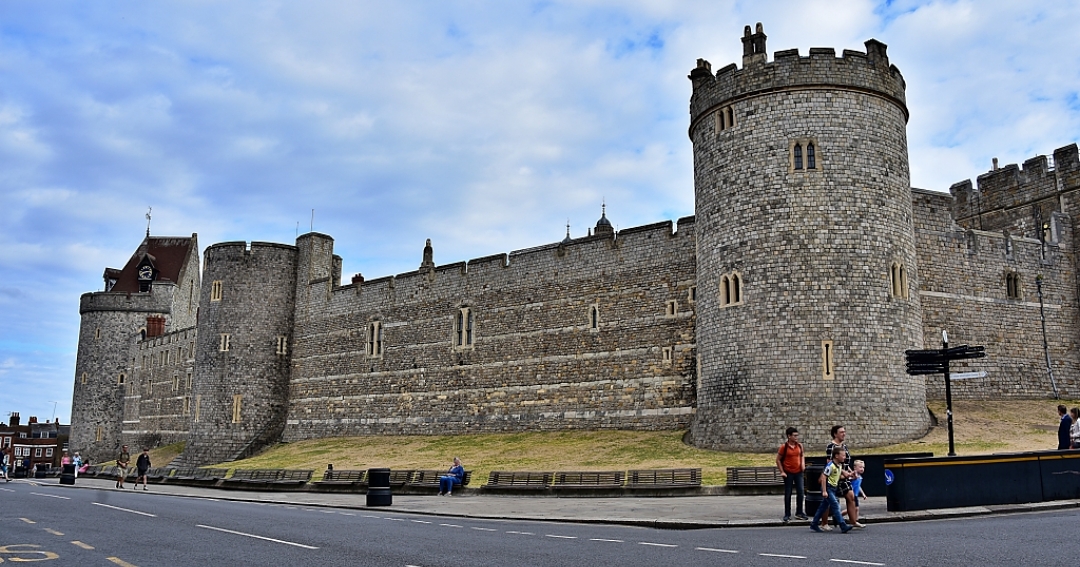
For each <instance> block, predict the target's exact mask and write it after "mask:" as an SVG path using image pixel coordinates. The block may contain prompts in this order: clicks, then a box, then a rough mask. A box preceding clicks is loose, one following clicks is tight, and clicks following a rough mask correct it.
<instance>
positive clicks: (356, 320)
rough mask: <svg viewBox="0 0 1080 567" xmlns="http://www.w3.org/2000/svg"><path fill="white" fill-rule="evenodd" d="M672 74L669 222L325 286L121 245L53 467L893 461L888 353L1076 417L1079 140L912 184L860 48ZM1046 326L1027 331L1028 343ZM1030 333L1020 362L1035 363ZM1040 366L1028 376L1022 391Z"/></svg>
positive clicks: (273, 253)
mask: <svg viewBox="0 0 1080 567" xmlns="http://www.w3.org/2000/svg"><path fill="white" fill-rule="evenodd" d="M742 41H743V53H744V55H743V61H742V67H741V68H739V67H738V66H737V65H735V64H731V65H728V66H726V67H724V68H723V69H720V70H719V71H717V72H715V73H714V72H713V71H712V69H711V65H710V64H709V62H707V61H705V60H698V63H697V67H696V68H695V69H693V70H692V71H691V73H690V76H689V78H690V80H691V82H692V84H693V94H692V97H691V100H690V127H689V136H690V140H691V142H692V143H693V149H694V171H695V213H696V214H695V215H694V216H693V217H687V218H682V219H679V220H678V221H677V222H676V223H674V224H673V223H672V222H670V221H669V222H662V223H657V224H653V225H647V226H640V227H635V228H629V229H625V230H621V231H618V233H616V232H615V231H614V230H613V229H612V225H611V223H610V222H609V221H608V219H607V217H606V214H602V215H601V218H600V221H599V222H598V223H597V224H596V227H595V230H594V231H593V233H592V234H590V235H589V236H588V237H584V238H576V239H571V238H569V236H568V237H567V238H566V239H565V240H563V241H562V242H555V243H551V244H547V245H543V246H538V247H535V248H530V249H527V250H519V251H514V252H510V253H509V254H496V255H493V256H487V257H483V258H477V259H474V260H469V261H468V262H458V263H453V264H448V265H436V264H435V263H434V259H433V258H434V256H433V251H432V248H431V245H430V242H428V245H427V247H426V248H425V250H424V252H423V254H422V256H421V262H420V265H419V268H418V269H417V270H416V271H413V272H408V273H404V274H398V275H395V276H387V277H382V278H378V279H372V280H364V279H363V278H362V277H360V276H359V275H357V276H354V277H353V278H352V282H351V283H349V284H347V285H341V281H342V280H341V278H342V274H341V265H342V262H341V258H340V257H338V256H336V255H335V254H334V251H333V239H332V238H331V237H329V236H327V235H324V234H318V233H308V234H304V235H301V236H299V237H298V238H297V240H296V242H295V244H294V245H285V244H273V243H262V242H253V243H251V244H250V245H249V244H246V243H244V242H225V243H220V244H214V245H212V246H210V247H208V248H207V249H206V250H205V252H204V256H203V265H202V272H201V274H200V263H199V260H200V258H199V253H198V243H197V239H196V237H195V235H192V236H191V237H190V238H161V237H152V236H150V234H149V231H148V233H147V237H146V239H145V240H144V241H143V242H142V244H141V245H140V246H139V248H138V250H137V251H136V252H135V254H134V255H133V256H132V257H131V259H130V260H129V261H128V263H127V264H126V265H125V266H124V268H123V269H120V270H114V269H107V270H106V271H105V280H106V285H105V291H103V292H94V293H87V294H85V295H83V296H82V298H81V304H80V313H81V315H82V323H81V330H80V337H79V350H78V359H77V363H76V370H75V387H74V396H73V411H72V434H71V445H72V447H73V449H74V450H80V451H82V452H83V454H89V455H90V456H91V457H92V458H95V459H101V458H103V457H107V456H109V455H112V454H113V453H114V452H115V449H116V448H117V447H118V445H120V444H121V443H126V444H128V445H131V446H141V445H150V446H156V445H159V444H164V443H171V442H175V441H187V445H186V449H185V451H184V453H183V455H181V457H180V458H179V460H178V462H180V463H183V464H190V465H201V464H207V463H212V462H221V461H226V460H231V459H237V458H242V457H245V456H248V455H252V454H254V453H255V452H257V451H259V450H261V449H262V448H264V447H266V446H268V445H270V444H272V443H275V442H278V441H294V440H300V439H309V438H318V437H330V436H347V435H365V434H389V435H405V434H445V433H473V432H516V431H525V430H564V429H603V428H610V429H648V430H683V429H686V430H689V431H690V434H691V435H690V436H691V438H692V441H693V443H694V444H696V445H697V446H700V447H705V448H716V449H721V448H723V449H736V450H769V449H771V448H773V447H775V446H776V444H777V443H778V442H779V441H780V440H781V438H782V432H783V429H784V428H785V427H786V426H789V425H795V426H797V427H799V428H800V431H802V432H803V437H804V440H805V441H807V442H808V443H811V444H821V443H824V442H825V440H826V438H827V436H828V428H829V426H830V425H832V424H833V423H844V424H845V425H846V426H847V429H848V431H849V433H850V436H851V438H852V439H853V440H856V443H857V444H858V445H859V446H873V445H882V444H889V443H895V442H900V441H903V440H908V439H912V438H916V437H918V436H920V435H922V434H923V433H924V432H926V431H927V430H928V428H929V426H930V417H929V414H928V412H927V409H926V400H927V398H940V397H941V396H942V392H943V384H942V379H941V376H938V375H932V376H928V377H923V376H908V375H907V374H906V372H905V364H904V356H903V352H904V350H906V349H912V348H923V347H926V348H936V347H937V346H938V345H940V340H941V331H942V330H943V329H947V330H948V332H949V334H950V337H951V341H952V344H953V345H958V344H962V343H967V344H977V345H985V347H986V351H987V354H988V356H987V358H985V359H981V360H978V361H977V366H974V365H973V367H974V368H977V369H979V370H985V371H986V372H987V376H986V377H984V378H976V379H971V380H967V381H962V382H956V383H955V384H954V387H953V393H954V394H953V395H954V396H956V397H958V398H1001V397H1044V396H1049V395H1051V394H1053V393H1059V394H1061V395H1062V396H1078V395H1080V354H1078V353H1080V349H1077V347H1076V341H1077V338H1078V337H1080V320H1078V316H1080V306H1078V303H1080V297H1078V282H1077V277H1076V274H1077V265H1076V261H1077V257H1076V254H1075V251H1074V250H1075V237H1074V234H1073V224H1072V217H1071V211H1073V210H1076V209H1077V207H1080V203H1078V202H1077V200H1078V199H1080V157H1078V152H1077V146H1076V145H1075V144H1073V145H1070V146H1067V147H1064V148H1060V149H1058V150H1057V151H1055V152H1054V155H1053V160H1052V161H1051V160H1050V159H1048V158H1047V157H1046V156H1038V157H1035V158H1033V159H1030V160H1028V161H1026V162H1025V163H1024V164H1023V167H1022V168H1021V167H1017V166H1016V165H1008V166H1005V167H1001V168H998V167H997V165H996V164H995V166H994V169H993V170H991V171H989V172H988V173H985V174H983V175H981V176H979V178H978V181H977V184H975V185H973V184H972V183H971V182H970V181H964V182H961V183H957V184H955V185H953V186H952V187H951V188H950V193H951V194H944V193H937V192H930V191H924V190H921V189H915V188H912V187H911V186H910V181H909V170H908V155H907V138H906V124H907V120H908V108H907V105H906V102H905V83H904V79H903V76H902V75H901V74H900V71H899V70H898V69H897V68H896V67H895V66H893V65H890V63H889V59H888V56H887V55H886V46H885V45H884V44H882V43H880V42H878V41H876V40H869V41H867V42H866V44H865V45H866V52H865V53H863V52H858V51H849V50H845V51H844V52H843V53H842V54H841V56H840V57H837V56H836V53H835V52H834V50H832V49H818V48H815V49H811V50H810V52H809V55H808V56H801V55H800V54H799V53H798V51H797V50H794V49H793V50H788V51H780V52H777V53H775V54H774V55H773V60H772V61H771V62H770V61H769V60H768V57H767V53H766V50H765V44H766V36H765V33H764V31H763V30H762V28H761V25H760V24H758V26H757V28H756V30H752V29H751V28H750V27H749V26H747V28H746V31H745V33H744V37H743V38H742ZM1044 328H1045V332H1044V331H1043V329H1044ZM1044 338H1045V341H1046V346H1045V348H1044ZM1048 370H1050V371H1052V374H1051V373H1050V372H1048Z"/></svg>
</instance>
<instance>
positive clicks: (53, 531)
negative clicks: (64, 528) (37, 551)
mask: <svg viewBox="0 0 1080 567" xmlns="http://www.w3.org/2000/svg"><path fill="white" fill-rule="evenodd" d="M45 531H47V532H49V533H51V534H52V535H64V532H58V531H56V530H54V529H52V528H45Z"/></svg>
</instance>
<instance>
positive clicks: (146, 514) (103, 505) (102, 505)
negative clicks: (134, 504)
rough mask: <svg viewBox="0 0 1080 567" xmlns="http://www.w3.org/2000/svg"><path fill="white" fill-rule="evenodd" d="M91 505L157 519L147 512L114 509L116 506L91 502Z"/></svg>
mask: <svg viewBox="0 0 1080 567" xmlns="http://www.w3.org/2000/svg"><path fill="white" fill-rule="evenodd" d="M91 504H93V505H94V506H101V507H102V508H112V509H113V510H120V511H121V512H131V513H132V514H138V515H140V516H150V517H151V518H156V517H157V516H156V515H154V514H149V513H147V512H140V511H138V510H128V509H127V508H119V507H116V506H109V505H108V504H102V503H101V502H91Z"/></svg>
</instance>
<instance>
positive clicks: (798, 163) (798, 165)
mask: <svg viewBox="0 0 1080 567" xmlns="http://www.w3.org/2000/svg"><path fill="white" fill-rule="evenodd" d="M791 151H792V154H793V155H794V157H795V170H796V171H799V170H801V169H802V168H803V166H802V145H801V144H799V143H798V142H796V143H795V148H794V149H792V150H791Z"/></svg>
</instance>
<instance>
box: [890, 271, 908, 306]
mask: <svg viewBox="0 0 1080 567" xmlns="http://www.w3.org/2000/svg"><path fill="white" fill-rule="evenodd" d="M889 294H890V295H892V296H893V297H894V298H896V299H907V298H908V281H907V270H906V269H904V264H902V263H900V262H893V263H892V265H891V266H890V267H889Z"/></svg>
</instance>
